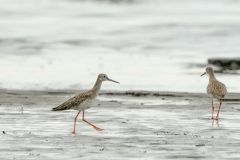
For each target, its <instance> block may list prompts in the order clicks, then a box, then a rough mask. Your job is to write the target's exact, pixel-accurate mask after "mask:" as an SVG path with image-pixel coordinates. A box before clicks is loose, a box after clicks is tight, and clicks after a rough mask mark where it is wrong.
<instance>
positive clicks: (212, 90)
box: [201, 67, 227, 120]
mask: <svg viewBox="0 0 240 160" xmlns="http://www.w3.org/2000/svg"><path fill="white" fill-rule="evenodd" d="M204 74H208V75H209V83H208V86H207V93H208V94H210V96H211V100H212V119H214V118H213V113H214V105H213V98H217V99H218V100H219V101H220V104H219V107H218V112H217V115H216V118H215V119H216V120H218V117H219V112H220V108H221V105H222V99H223V98H224V96H225V95H226V94H227V88H226V86H225V85H224V84H223V83H222V82H219V81H218V80H217V79H216V78H215V76H214V71H213V69H212V67H207V68H206V72H205V73H203V74H202V75H201V76H203V75H204Z"/></svg>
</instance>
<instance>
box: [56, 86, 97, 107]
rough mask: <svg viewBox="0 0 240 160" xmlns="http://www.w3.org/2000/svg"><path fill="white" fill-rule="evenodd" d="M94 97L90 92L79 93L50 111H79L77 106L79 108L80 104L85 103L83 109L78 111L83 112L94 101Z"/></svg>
mask: <svg viewBox="0 0 240 160" xmlns="http://www.w3.org/2000/svg"><path fill="white" fill-rule="evenodd" d="M94 95H95V94H94V92H93V91H92V90H90V91H87V92H83V93H80V94H78V95H76V96H74V97H72V98H70V99H69V100H67V101H66V102H64V103H63V104H61V105H59V106H58V107H56V108H53V109H52V111H61V110H68V109H74V110H79V109H78V106H80V105H81V104H82V105H84V104H85V103H86V102H87V103H86V105H85V107H84V106H83V107H82V109H80V110H79V111H83V110H85V109H88V108H90V105H91V104H92V101H94V99H95V97H96V96H94ZM84 102H85V103H84Z"/></svg>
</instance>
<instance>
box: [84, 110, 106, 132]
mask: <svg viewBox="0 0 240 160" xmlns="http://www.w3.org/2000/svg"><path fill="white" fill-rule="evenodd" d="M82 120H83V122H86V123H87V124H89V125H91V126H93V128H94V129H95V130H97V131H102V130H103V129H101V128H98V127H96V126H94V125H93V124H91V123H90V122H88V121H86V120H85V119H84V111H83V117H82Z"/></svg>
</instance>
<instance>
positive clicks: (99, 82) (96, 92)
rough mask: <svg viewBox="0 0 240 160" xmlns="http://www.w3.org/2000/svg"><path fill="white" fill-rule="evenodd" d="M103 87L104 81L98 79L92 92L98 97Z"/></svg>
mask: <svg viewBox="0 0 240 160" xmlns="http://www.w3.org/2000/svg"><path fill="white" fill-rule="evenodd" d="M101 85H102V81H100V80H98V79H97V81H96V82H95V84H94V86H93V88H92V91H93V92H94V93H95V96H97V95H98V92H99V90H100V88H101Z"/></svg>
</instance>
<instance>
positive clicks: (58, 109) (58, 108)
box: [52, 107, 64, 111]
mask: <svg viewBox="0 0 240 160" xmlns="http://www.w3.org/2000/svg"><path fill="white" fill-rule="evenodd" d="M61 110H64V109H63V108H60V107H55V108H52V111H61Z"/></svg>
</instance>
